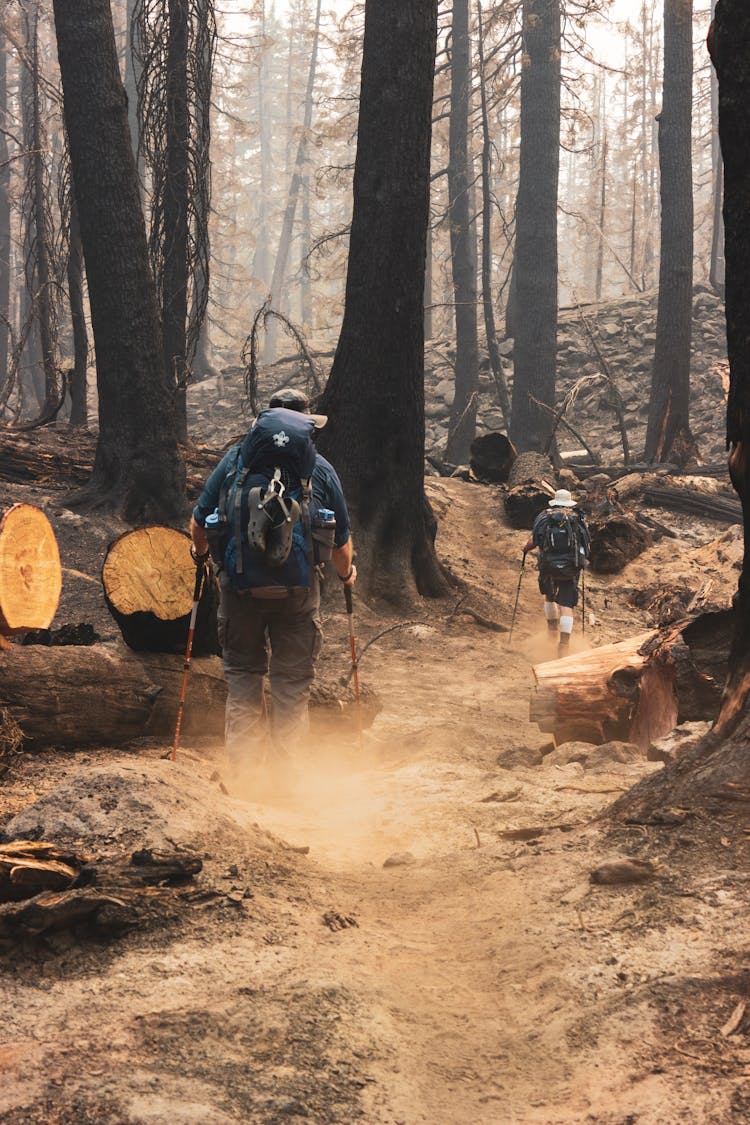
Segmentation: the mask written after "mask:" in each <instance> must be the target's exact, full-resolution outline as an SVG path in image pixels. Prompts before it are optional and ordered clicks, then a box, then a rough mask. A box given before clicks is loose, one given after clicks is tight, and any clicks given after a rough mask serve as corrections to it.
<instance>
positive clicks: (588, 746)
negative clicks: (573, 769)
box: [544, 742, 598, 766]
mask: <svg viewBox="0 0 750 1125" xmlns="http://www.w3.org/2000/svg"><path fill="white" fill-rule="evenodd" d="M597 749H598V747H597V746H596V744H595V743H593V742H562V743H561V744H560V745H559V746H558V747H557V749H556V750H553V751H552V753H551V754H547V756H546V757H545V759H544V764H545V766H567V765H569V764H570V763H571V762H585V761H586V760H587V758H588V757H589V755H590V754H592V753H593V752H594V750H597Z"/></svg>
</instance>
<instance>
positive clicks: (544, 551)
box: [523, 488, 591, 656]
mask: <svg viewBox="0 0 750 1125" xmlns="http://www.w3.org/2000/svg"><path fill="white" fill-rule="evenodd" d="M536 548H538V549H539V556H538V560H537V565H538V567H539V591H540V593H541V594H543V596H544V616H545V617H546V618H547V628H548V630H549V632H550V636H554V638H555V639H556V640H557V641H558V656H565V655H566V654H567V652H568V651H569V646H570V635H571V633H572V632H573V609H574V608H575V606H576V605H577V604H578V579H579V577H580V573H581V571H582V570H583V568H584V566H585V565H586V560H587V559H588V557H589V553H590V550H591V536H590V535H589V529H588V528H587V527H586V521H585V519H584V518H583V513H582V512H579V511H578V507H577V503H576V501H575V500H574V499H573V497H572V496H571V494H570V493H569V492H568V490H567V488H560V489H558V491H557V492H556V493H555V495H554V496H553V498H552V499H551V500H550V502H549V506H548V507H547V508H546V509H545V511H543V512H540V513H539V515H538V516H537V517H536V519H535V520H534V526H533V528H532V529H531V535H530V536H529V539H528V540H527V542H526V545H525V547H524V549H523V553H524V558H525V557H526V555H527V554H528V552H529V551H533V550H535V549H536Z"/></svg>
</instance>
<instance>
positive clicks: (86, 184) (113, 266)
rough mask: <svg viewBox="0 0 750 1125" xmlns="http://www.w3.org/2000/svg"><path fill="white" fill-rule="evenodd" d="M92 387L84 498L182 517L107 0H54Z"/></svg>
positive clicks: (162, 517) (132, 513) (146, 517)
mask: <svg viewBox="0 0 750 1125" xmlns="http://www.w3.org/2000/svg"><path fill="white" fill-rule="evenodd" d="M54 13H55V26H56V30H57V46H58V57H59V61H60V74H61V78H62V86H63V97H64V111H65V124H66V127H67V131H68V141H69V144H70V159H71V165H72V169H73V180H74V183H75V193H76V202H77V205H78V215H79V219H80V224H81V239H82V243H83V252H84V257H85V261H86V276H87V279H88V286H89V302H90V305H91V321H92V326H93V330H94V343H95V346H96V365H97V386H98V391H99V441H98V444H97V451H96V459H95V464H94V473H93V476H92V480H91V485H90V489H89V496H90V499H92V500H97V501H100V502H102V503H108V504H110V505H111V506H112V507H115V508H117V509H120V510H122V512H123V513H124V515H125V518H126V519H128V520H129V521H131V522H141V523H145V522H149V521H154V522H163V523H170V522H175V521H181V520H182V519H183V518H184V515H185V511H186V501H185V467H184V463H183V460H182V455H181V453H180V450H179V446H178V444H177V431H176V425H175V416H174V401H173V397H172V395H171V393H170V389H169V387H168V385H167V377H166V372H165V369H164V355H163V351H162V341H161V331H160V324H159V313H158V307H157V301H156V290H155V286H154V281H153V277H152V275H151V271H150V268H149V260H148V253H147V249H146V230H145V225H144V221H143V214H142V212H141V206H140V199H139V195H138V178H137V175H136V169H135V160H134V158H133V152H132V149H131V145H130V132H129V129H128V118H127V100H126V97H125V91H124V89H123V85H122V81H121V79H120V73H119V69H118V64H117V51H116V48H115V36H114V28H113V26H112V13H111V10H110V5H109V0H75V2H73V0H54Z"/></svg>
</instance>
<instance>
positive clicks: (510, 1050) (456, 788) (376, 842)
mask: <svg viewBox="0 0 750 1125" xmlns="http://www.w3.org/2000/svg"><path fill="white" fill-rule="evenodd" d="M430 489H431V495H432V498H433V502H434V503H435V507H436V509H437V511H438V514H439V515H440V516H441V517H444V518H443V519H442V522H441V532H440V538H439V546H440V551H441V554H442V555H443V556H444V557H445V558H446V560H447V561H448V562H449V565H450V566H451V568H452V570H453V571H454V573H456V574H457V575H458V576H459V577H461V578H462V579H463V580H464V581H466V582H468V583H469V584H470V589H471V600H470V603H469V604H471V605H472V606H473V607H474V608H475V609H477V610H478V611H479V612H481V613H482V614H483V615H484V616H486V617H488V618H492V619H494V620H496V621H500V622H504V623H506V624H507V623H508V622H509V620H510V615H511V610H512V605H513V599H514V597H515V592H516V586H517V581H518V574H519V561H520V548H521V545H522V543H523V539H524V536H523V535H522V534H520V533H518V532H512V531H510V530H509V529H508V528H507V527H505V525H504V523H503V521H502V519H501V517H500V511H501V509H500V505H499V498H498V495H497V493H496V491H495V490H493V489H487V488H477V487H472V486H470V485H467V484H464V483H462V482H458V481H436V482H432V483H431V484H430ZM23 491H24V498H25V499H32V498H33V497H32V496H31V495H30V493H31V492H32V490H23ZM37 499H41V500H42V502H43V503H46V505H47V507H48V508H49V509H50V511H51V514H52V515H53V517H54V519H55V522H56V527H57V529H58V534H59V535H60V540H61V546H62V549H63V562H64V565H66V566H69V567H70V568H72V569H76V570H79V571H80V572H81V573H86V574H90V575H96V572H97V565H98V564H97V557H96V556H97V551H98V549H99V548H98V546H97V545H96V542H95V541H92V540H91V539H89V540H88V553H87V552H86V551H85V550H81V537H82V534H83V533H84V532H85V531H86V528H85V526H82V525H81V524H79V523H77V522H76V521H75V520H74V519H70V518H69V517H65V516H64V515H61V514H60V513H61V512H63V511H64V507H63V505H62V503H61V502H60V501H59V500H57V501H55V500H54V499H53V500H52V501H50V500H49V498H48V500H47V501H46V502H45V501H44V500H43V498H41V497H37ZM662 518H663V514H662ZM66 528H67V530H66ZM720 532H721V529H713V530H711V529H706V528H696V527H695V525H694V524H692V523H688V522H687V521H686V522H685V525H684V526H683V527H682V528H681V539H680V541H679V543H677V544H675V542H674V541H662V543H661V544H658V545H657V546H656V547H654V548H652V549H651V550H650V551H649V552H647V554H646V555H644V556H642V557H641V559H639V560H638V561H637V562H636V563H635V564H632V565H631V567H629V568H628V570H627V571H626V572H625V573H624V574H623V575H621V576H617V577H616V578H613V579H601V578H598V579H595V578H593V577H592V578H590V580H589V590H588V612H589V614H590V615H591V617H590V620H589V623H588V624H587V629H586V635H585V637H583V636H582V635H581V632H580V628H578V632H577V635H576V638H575V643H576V645H578V646H581V647H583V646H588V645H591V644H601V643H606V642H608V641H611V640H617V639H621V638H622V637H623V636H625V635H627V634H629V633H631V632H636V631H639V630H641V629H643V628H644V627H647V626H648V618H647V615H646V613H645V611H644V610H642V609H636V608H633V607H632V606H631V605H630V604H629V598H630V597H631V596H632V595H633V594H634V593H635V592H636V591H637V590H638V589H640V588H642V587H644V586H645V587H648V586H650V585H653V586H654V587H658V586H659V585H660V584H664V583H668V582H674V581H675V580H676V579H677V578H678V577H679V579H680V581H681V582H684V583H686V584H687V585H690V586H691V587H692V588H694V589H696V590H697V589H698V588H699V587H700V586H701V585H702V584H703V583H705V581H706V579H707V577H708V578H710V579H711V580H712V582H713V583H714V591H713V592H714V594H716V593H717V592H719V591H721V590H727V591H728V590H730V589H731V588H732V586H733V585H734V583H735V582H736V570H735V569H734V562H735V561H736V557H737V551H736V535H735V534H734V533H728V534H727V535H725V536H724V541H723V542H722V543H720V544H718V545H716V544H713V545H712V546H710V547H706V546H704V544H706V542H707V541H708V540H710V539H712V538H715V537H716V536H717V535H719V534H720ZM105 538H106V536H105V535H104V534H102V540H104V539H105ZM92 542H94V546H92ZM76 544H78V547H77V548H76V547H75V545H76ZM76 550H77V552H78V553H77V554H75V551H76ZM66 559H67V560H68V561H66ZM712 570H713V573H711V571H712ZM74 581H75V582H77V583H78V584H79V589H80V591H81V592H82V596H83V600H81V601H79V600H78V599H77V598H76V597H75V587H73V582H74ZM95 593H96V591H95V586H94V584H92V583H91V582H87V581H86V579H84V578H75V576H73V577H72V578H71V581H70V583H68V587H67V592H66V597H67V599H68V600H67V602H66V605H65V616H64V617H63V618H61V619H64V620H80V619H82V618H81V617H80V616H79V615H78V614H76V615H75V616H73V615H72V614H73V611H74V610H75V609H77V608H81V612H82V613H83V614H84V616H85V617H86V619H87V620H92V619H93V615H94V614H95V613H96V614H100V607H99V606H98V603H96V604H95ZM86 599H87V600H86ZM457 600H458V597H456V599H454V600H453V601H449V602H446V603H444V604H442V603H441V604H439V605H425V606H423V607H420V608H418V609H417V611H415V615H414V616H415V621H416V623H415V624H413V625H410V626H406V627H404V628H402V629H399V630H396V631H394V632H391V633H389V634H388V635H387V636H385V637H383V638H382V640H380V641H379V642H377V643H376V644H374V645H373V646H372V647H371V648H370V649H369V650H368V653H367V656H366V657H365V659H364V661H363V676H364V678H365V679H366V680H367V682H368V684H370V685H372V686H373V687H374V688H376V690H377V691H378V693H379V695H380V697H381V700H382V704H383V709H382V711H381V713H380V714H379V715H378V717H377V719H376V720H375V723H374V724H373V726H372V728H371V729H370V730H369V731H366V732H365V745H364V750H363V751H360V749H359V746H358V743H357V736H356V731H354V730H352V731H345V732H344V733H343V734H342V733H341V731H339V732H338V733H337V734H336V735H331V736H328V737H325V736H323V735H321V734H320V732H318V734H317V735H316V737H315V739H314V740H311V745H310V748H309V753H308V754H307V755H306V756H305V759H304V760H302V761H300V762H299V763H298V772H297V775H296V778H295V780H294V782H293V784H292V785H291V787H290V788H289V789H288V790H287V791H285V792H283V793H276V794H274V793H273V792H266V793H265V794H260V793H259V792H258V791H256V792H245V793H232V794H230V795H226V794H224V793H223V792H222V791H221V788H220V786H219V784H218V783H217V781H216V780H211V778H212V776H214V771H215V769H216V768H217V766H218V767H219V768H221V764H222V762H221V750H220V748H219V747H215V746H211V745H206V744H201V743H198V742H196V743H195V744H194V745H190V746H186V747H185V748H184V750H183V752H182V753H181V755H180V758H179V760H178V762H177V763H176V764H174V765H173V764H172V763H170V762H168V761H164V760H162V758H161V757H160V754H161V752H162V750H163V748H162V747H160V746H155V745H140V746H138V747H137V748H134V749H133V750H132V751H130V752H127V753H124V752H122V751H113V750H108V749H107V748H102V749H101V750H97V751H93V752H92V751H87V752H85V753H84V752H79V753H73V754H67V755H62V754H55V753H53V752H45V753H40V754H36V755H22V756H18V757H17V758H14V759H13V760H12V761H11V762H10V763H7V762H6V763H5V764H6V765H8V766H9V768H8V770H7V772H6V774H5V776H4V778H3V780H2V786H3V788H2V794H3V809H2V815H1V816H0V826H2V827H4V829H5V832H6V833H7V835H8V836H10V837H14V836H18V835H26V834H35V833H41V834H42V835H43V836H45V837H48V836H53V837H57V838H60V839H63V838H65V839H76V840H78V841H80V843H81V845H82V846H84V848H85V850H86V851H88V852H89V854H92V855H106V854H119V853H127V852H128V851H129V850H132V849H133V848H134V847H136V846H142V845H144V844H146V845H149V846H152V847H157V848H159V847H167V846H169V847H177V848H185V849H189V850H191V851H198V852H199V853H200V854H201V855H202V856H203V858H204V870H203V872H202V873H201V875H199V876H198V877H197V878H196V881H195V884H196V887H195V889H197V890H199V891H201V890H202V891H204V892H205V894H203V895H193V896H192V897H180V895H174V896H173V897H171V898H170V899H169V900H165V901H166V902H167V905H166V906H165V907H164V909H163V910H161V911H154V912H153V914H152V915H151V916H149V917H148V918H144V920H143V924H142V925H141V926H140V927H139V928H137V929H135V930H133V931H132V932H130V933H129V934H127V935H125V936H123V937H121V938H119V939H117V940H113V941H110V942H108V943H106V944H102V943H101V942H98V941H96V940H94V939H92V938H90V937H87V936H86V935H84V934H76V935H69V934H60V935H54V936H53V937H51V938H49V939H48V941H47V942H45V943H44V944H42V945H28V946H25V947H23V948H19V947H16V948H13V949H11V950H9V951H7V952H6V953H5V954H4V955H3V956H2V957H1V958H0V979H1V980H2V990H3V997H4V1004H3V1020H2V1028H1V1030H0V1121H2V1122H3V1123H5V1125H20V1123H40V1125H41V1123H43V1125H63V1123H64V1125H85V1123H88V1122H91V1123H97V1125H100V1123H101V1125H142V1123H143V1125H146V1123H148V1125H183V1123H184V1125H188V1123H192V1122H195V1123H200V1125H225V1123H229V1122H237V1121H240V1122H262V1123H275V1122H279V1123H281V1122H288V1121H302V1120H306V1121H315V1122H321V1123H322V1122H326V1123H327V1122H341V1123H348V1122H354V1121H362V1122H368V1123H383V1125H391V1123H392V1125H396V1123H404V1125H418V1123H426V1125H452V1123H464V1122H466V1123H472V1125H474V1123H477V1125H480V1123H481V1125H574V1123H578V1122H581V1123H584V1122H585V1123H596V1125H626V1123H633V1125H635V1123H637V1125H677V1123H680V1125H683V1123H696V1125H698V1123H700V1125H708V1123H709V1122H715V1123H717V1125H719V1123H721V1125H724V1123H727V1122H734V1121H737V1122H744V1121H748V1120H750V1038H748V1029H747V1028H746V1025H745V1023H744V1021H742V1020H741V1021H739V1024H738V1028H737V1030H735V1031H734V1032H733V1033H731V1034H722V1029H725V1030H726V1024H727V1021H728V1020H729V1018H730V1016H731V1015H732V1014H733V1012H736V1011H737V1005H738V1004H740V1003H743V1002H746V1001H748V1000H750V995H749V993H748V989H749V988H750V950H749V949H748V943H747V937H746V932H745V926H744V923H743V920H742V919H743V917H744V915H745V912H746V909H747V901H748V876H747V861H748V851H749V849H750V843H749V841H750V836H749V835H748V829H747V823H748V822H747V817H746V809H745V806H744V805H741V804H738V805H736V806H735V807H731V808H726V807H724V806H722V805H721V803H718V802H717V804H716V805H715V806H711V807H707V808H706V809H704V810H697V811H694V812H693V814H692V815H691V816H690V817H688V818H687V819H685V820H684V821H683V822H682V823H681V824H679V825H678V826H677V827H674V828H665V827H658V826H653V825H650V826H646V825H640V824H623V823H620V822H615V821H613V820H611V819H609V818H607V817H606V816H602V813H603V812H604V810H606V808H607V806H608V805H609V804H610V802H611V801H612V800H613V799H614V798H615V797H617V796H618V795H619V794H621V793H622V792H624V791H626V790H627V789H628V788H629V787H630V786H631V785H632V784H634V783H635V782H636V781H637V780H638V778H639V777H641V776H643V775H644V774H645V773H647V772H649V771H652V770H654V769H658V768H659V766H658V765H657V764H654V763H649V762H647V761H645V760H639V761H635V762H629V763H619V762H617V761H615V760H614V755H613V756H612V759H611V760H607V757H606V755H605V756H604V761H600V762H599V764H598V765H597V766H596V767H595V768H584V766H583V765H581V764H580V763H572V764H570V765H566V766H561V765H553V764H552V763H551V762H549V761H547V762H544V761H542V760H541V754H540V752H539V751H540V748H542V747H544V746H545V744H547V743H548V741H549V737H548V736H547V735H543V734H541V733H540V732H539V730H538V729H537V728H536V727H535V726H533V725H532V724H530V723H529V722H528V699H529V687H530V682H531V671H530V662H531V661H534V660H539V659H544V658H545V656H547V655H550V654H548V653H547V651H546V645H547V640H546V636H545V635H544V633H543V632H541V631H540V626H541V627H542V628H543V622H542V619H541V615H540V612H539V601H540V599H539V596H538V594H537V592H536V588H535V576H534V575H532V574H527V575H526V576H525V577H524V580H523V585H522V590H521V600H520V611H519V616H518V620H517V626H516V631H515V633H514V639H513V646H512V648H509V647H508V644H507V636H506V635H504V634H498V633H494V632H490V631H488V630H486V629H484V628H481V627H479V626H478V625H477V624H476V622H475V621H473V620H472V619H471V618H468V617H466V616H462V615H461V614H460V613H452V610H453V607H454V606H455V602H456V601H457ZM87 611H90V612H87ZM326 614H327V621H326V642H327V647H326V660H327V661H328V662H329V663H335V662H337V661H338V662H340V663H341V666H342V671H344V670H345V669H346V658H347V648H346V622H345V618H344V616H343V615H342V614H341V613H340V612H338V607H337V606H335V605H334V606H329V607H328V608H327V610H326ZM96 621H97V623H98V624H100V625H101V627H102V629H104V630H106V618H104V617H102V616H98V617H97V618H96ZM387 624H389V622H384V621H383V620H382V619H381V618H379V617H378V616H377V615H375V614H374V613H373V612H372V611H371V610H369V609H368V607H366V606H362V605H361V604H360V605H359V607H358V631H359V635H360V638H361V641H365V640H366V639H367V638H368V637H370V636H372V635H374V633H376V632H377V631H379V629H381V628H383V627H384V626H385V625H387ZM499 757H500V758H501V760H502V762H503V765H502V766H501V765H500V764H498V758H499ZM14 818H15V819H14ZM518 829H528V831H527V832H526V833H525V834H524V835H525V837H526V838H525V839H519V838H515V839H514V838H512V833H513V830H518ZM515 835H516V836H518V835H519V833H517V832H516V833H515ZM306 848H309V853H308V854H302V851H301V849H306ZM624 856H631V857H637V858H648V859H651V860H652V861H654V862H656V863H657V876H656V878H655V879H653V880H652V881H650V882H647V883H644V884H638V885H626V886H614V887H611V886H594V885H592V884H590V883H589V874H590V872H591V870H592V869H593V868H594V867H595V866H597V865H598V864H599V863H601V862H603V861H605V860H609V859H614V858H618V857H624ZM386 864H387V865H386ZM238 892H240V893H238Z"/></svg>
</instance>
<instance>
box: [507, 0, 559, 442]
mask: <svg viewBox="0 0 750 1125" xmlns="http://www.w3.org/2000/svg"><path fill="white" fill-rule="evenodd" d="M559 171H560V0H524V5H523V56H522V69H521V146H520V170H519V181H518V201H517V205H516V252H515V259H514V262H513V273H514V278H513V280H514V283H515V293H514V316H513V330H514V348H513V361H514V371H515V376H514V381H513V402H512V418H511V431H510V437H511V440H512V441H513V444H514V445H515V446H516V448H517V449H518V450H519V451H522V450H525V449H535V450H541V449H543V448H544V447H545V445H546V443H547V439H548V437H549V431H550V423H549V415H548V413H547V412H545V411H544V410H543V409H542V408H541V407H540V406H538V405H537V404H536V403H535V402H534V401H533V399H538V400H539V401H540V402H542V403H546V404H547V406H553V405H554V402H555V364H556V353H557V186H558V178H559Z"/></svg>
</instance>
